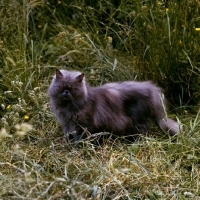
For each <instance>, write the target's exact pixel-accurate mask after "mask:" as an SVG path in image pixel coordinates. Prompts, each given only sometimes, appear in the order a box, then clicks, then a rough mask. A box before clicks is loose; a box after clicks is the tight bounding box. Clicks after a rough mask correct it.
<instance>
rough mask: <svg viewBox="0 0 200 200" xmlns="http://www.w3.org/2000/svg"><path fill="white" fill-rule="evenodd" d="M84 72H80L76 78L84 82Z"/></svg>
mask: <svg viewBox="0 0 200 200" xmlns="http://www.w3.org/2000/svg"><path fill="white" fill-rule="evenodd" d="M84 76H85V75H84V73H82V74H80V75H78V76H77V77H76V80H77V81H78V82H80V83H81V82H82V80H83V78H84Z"/></svg>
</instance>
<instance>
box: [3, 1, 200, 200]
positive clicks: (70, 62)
mask: <svg viewBox="0 0 200 200" xmlns="http://www.w3.org/2000/svg"><path fill="white" fill-rule="evenodd" d="M0 6H1V9H0V18H1V27H0V71H1V73H0V117H1V121H0V147H1V148H0V169H1V170H0V183H1V188H0V197H1V199H199V198H200V191H199V184H200V183H199V175H200V174H199V142H200V137H199V131H200V123H199V119H200V118H199V112H198V110H196V114H195V115H192V114H191V113H189V112H190V110H189V109H188V110H187V109H185V104H184V102H188V101H189V100H190V99H192V98H195V100H198V97H199V92H198V89H199V84H198V83H199V76H198V72H199V60H198V57H199V56H198V55H199V51H198V50H199V40H198V35H199V31H198V28H199V25H200V24H199V17H198V13H199V3H198V1H187V0H183V1H180V2H176V1H173V0H172V1H170V2H168V4H166V3H164V1H153V0H152V1H146V2H141V1H137V0H134V1H131V0H128V1H123V0H121V1H118V2H117V1H106V0H99V1H93V2H92V1H76V0H71V1H42V0H37V1H33V0H21V1H13V0H12V1H11V0H2V1H1V2H0ZM55 68H68V69H77V70H81V71H84V72H85V73H86V77H87V81H88V82H89V83H90V84H92V85H99V84H102V83H105V82H108V81H117V80H134V79H137V80H145V79H152V80H153V81H154V82H156V83H157V84H158V85H160V86H163V87H164V88H165V89H166V92H167V93H168V96H169V97H172V96H173V100H174V101H175V102H177V101H181V106H182V107H181V108H180V109H178V110H181V111H182V112H180V113H181V115H179V118H177V120H178V121H179V123H180V126H182V129H183V132H182V133H180V134H179V135H177V136H176V137H171V136H169V135H163V133H161V132H160V130H157V128H156V127H152V129H151V131H150V134H149V135H148V136H145V135H139V136H138V137H137V138H136V140H135V141H133V142H131V143H130V142H127V141H126V140H125V139H124V138H117V139H115V140H114V139H113V138H112V137H110V138H104V139H103V142H102V144H101V145H97V144H98V143H99V139H100V138H99V136H97V137H95V138H88V139H86V140H83V141H80V142H77V143H74V144H66V143H62V131H61V128H60V126H59V125H58V124H57V122H56V119H55V117H54V116H53V114H52V113H51V111H50V109H49V104H48V98H47V95H46V93H47V88H48V85H49V83H50V80H51V78H52V74H53V73H54V69H55ZM170 94H172V95H170ZM176 98H177V99H178V100H177V99H176ZM171 100H172V98H171ZM193 107H194V108H196V106H193ZM101 140H102V138H101Z"/></svg>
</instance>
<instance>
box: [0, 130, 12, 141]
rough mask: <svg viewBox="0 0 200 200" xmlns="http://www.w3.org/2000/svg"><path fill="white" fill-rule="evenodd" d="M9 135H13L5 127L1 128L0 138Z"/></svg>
mask: <svg viewBox="0 0 200 200" xmlns="http://www.w3.org/2000/svg"><path fill="white" fill-rule="evenodd" d="M7 137H11V135H9V134H8V132H7V131H6V129H5V128H2V129H1V130H0V140H1V139H3V138H7Z"/></svg>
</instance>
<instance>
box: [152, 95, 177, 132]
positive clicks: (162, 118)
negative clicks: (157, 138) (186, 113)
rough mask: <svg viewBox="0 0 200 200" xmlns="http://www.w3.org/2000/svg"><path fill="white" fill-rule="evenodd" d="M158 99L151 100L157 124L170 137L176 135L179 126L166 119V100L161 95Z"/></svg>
mask: <svg viewBox="0 0 200 200" xmlns="http://www.w3.org/2000/svg"><path fill="white" fill-rule="evenodd" d="M159 97H160V98H158V97H157V98H155V97H154V98H153V102H154V103H153V104H154V112H155V115H156V119H157V124H158V126H159V127H160V128H161V129H162V130H163V131H164V132H168V133H169V134H170V135H176V134H177V133H178V132H179V131H180V127H179V124H178V123H177V122H176V121H174V120H172V119H170V118H168V117H167V111H166V99H165V97H164V95H163V94H162V93H160V94H159Z"/></svg>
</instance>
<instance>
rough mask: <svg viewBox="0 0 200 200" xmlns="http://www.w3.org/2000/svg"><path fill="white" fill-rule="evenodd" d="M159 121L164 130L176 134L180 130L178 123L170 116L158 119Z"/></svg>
mask: <svg viewBox="0 0 200 200" xmlns="http://www.w3.org/2000/svg"><path fill="white" fill-rule="evenodd" d="M157 123H158V125H159V127H160V128H161V129H162V130H163V131H165V132H169V134H170V135H176V134H177V133H178V132H179V131H180V129H179V125H178V123H177V122H175V121H174V120H172V119H170V118H167V117H165V118H163V119H158V120H157Z"/></svg>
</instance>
